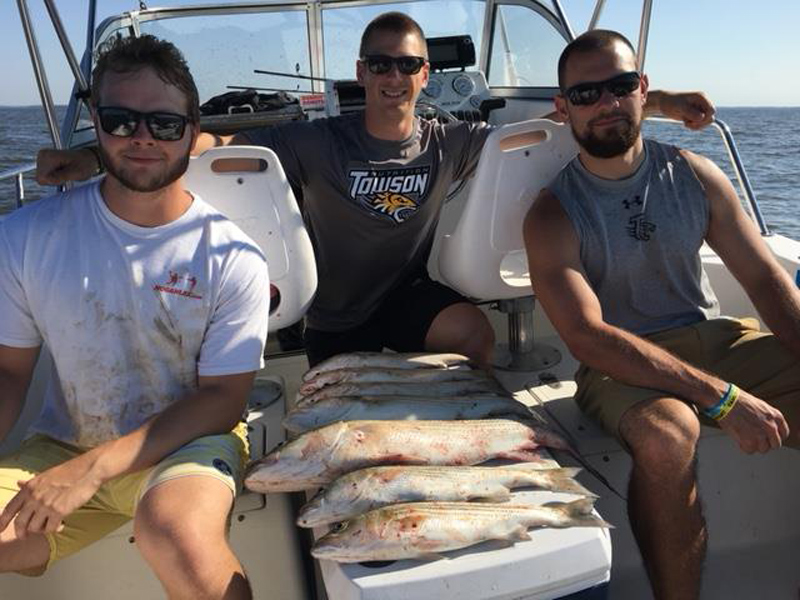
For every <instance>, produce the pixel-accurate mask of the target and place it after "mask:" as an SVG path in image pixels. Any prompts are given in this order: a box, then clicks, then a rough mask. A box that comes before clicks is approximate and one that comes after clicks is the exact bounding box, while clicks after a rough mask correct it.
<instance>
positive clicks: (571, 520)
mask: <svg viewBox="0 0 800 600" xmlns="http://www.w3.org/2000/svg"><path fill="white" fill-rule="evenodd" d="M595 500H596V498H580V499H579V500H573V501H572V502H548V503H547V504H544V505H543V506H545V507H547V508H553V509H555V510H560V511H562V512H563V513H564V515H565V517H566V523H565V524H564V526H565V527H608V528H613V525H611V524H610V523H608V522H607V521H604V520H603V519H601V518H600V517H597V516H595V515H593V514H592V510H594V503H595Z"/></svg>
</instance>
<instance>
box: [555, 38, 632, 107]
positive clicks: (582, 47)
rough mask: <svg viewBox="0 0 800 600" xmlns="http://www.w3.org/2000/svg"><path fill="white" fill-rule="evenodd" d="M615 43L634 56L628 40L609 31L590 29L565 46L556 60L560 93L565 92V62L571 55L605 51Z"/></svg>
mask: <svg viewBox="0 0 800 600" xmlns="http://www.w3.org/2000/svg"><path fill="white" fill-rule="evenodd" d="M616 42H622V43H623V44H625V45H626V46H627V47H628V48H630V50H631V52H632V53H633V55H634V56H636V50H634V48H633V44H631V43H630V41H629V40H628V38H626V37H625V36H624V35H622V34H621V33H618V32H616V31H611V30H610V29H591V30H589V31H587V32H586V33H583V34H581V35H579V36H578V37H576V38H575V39H574V40H572V41H571V42H570V43H569V44H567V47H566V48H564V50H563V51H562V52H561V56H560V57H559V59H558V87H559V88H561V91H562V92H564V91H566V90H565V89H564V76H565V73H566V72H567V61H568V60H569V58H570V57H571V56H572V55H573V54H575V53H576V52H592V51H594V50H605V49H607V48H610V47H611V46H613V45H614V44H615V43H616Z"/></svg>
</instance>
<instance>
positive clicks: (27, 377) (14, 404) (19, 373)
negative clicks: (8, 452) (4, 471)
mask: <svg viewBox="0 0 800 600" xmlns="http://www.w3.org/2000/svg"><path fill="white" fill-rule="evenodd" d="M38 356H39V348H38V347H37V348H12V347H10V346H3V345H0V390H2V392H0V442H2V441H3V440H4V439H5V438H6V436H7V435H8V432H9V431H11V429H12V428H13V427H14V423H16V422H17V419H18V418H19V415H20V412H22V406H23V405H24V403H25V395H26V394H27V393H28V386H29V385H30V382H31V376H32V375H33V368H34V367H35V366H36V359H37V357H38Z"/></svg>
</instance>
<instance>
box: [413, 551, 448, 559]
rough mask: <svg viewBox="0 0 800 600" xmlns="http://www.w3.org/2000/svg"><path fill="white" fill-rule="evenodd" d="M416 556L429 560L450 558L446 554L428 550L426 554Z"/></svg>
mask: <svg viewBox="0 0 800 600" xmlns="http://www.w3.org/2000/svg"><path fill="white" fill-rule="evenodd" d="M414 558H418V559H419V560H428V561H434V560H450V559H449V558H448V557H446V556H445V555H444V554H437V553H436V552H426V553H425V554H418V555H417V556H415V557H414Z"/></svg>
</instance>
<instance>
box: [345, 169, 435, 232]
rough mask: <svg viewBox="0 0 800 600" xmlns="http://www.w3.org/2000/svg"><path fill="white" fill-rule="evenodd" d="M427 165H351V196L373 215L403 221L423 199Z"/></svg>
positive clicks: (428, 179) (427, 171) (412, 213)
mask: <svg viewBox="0 0 800 600" xmlns="http://www.w3.org/2000/svg"><path fill="white" fill-rule="evenodd" d="M430 171H431V169H430V166H422V167H408V168H400V169H396V168H395V169H384V170H379V171H378V170H366V169H351V170H350V172H349V173H348V176H349V179H350V197H351V198H352V199H353V200H354V201H356V202H357V203H358V204H360V205H361V206H362V207H364V208H365V209H367V210H368V211H369V212H370V213H371V214H373V215H374V216H377V217H380V218H384V219H387V218H388V219H390V220H391V221H392V222H393V223H395V224H400V223H403V222H404V221H406V220H408V219H409V218H410V217H412V216H414V215H415V214H416V213H417V211H418V210H419V208H420V206H421V205H422V204H423V203H424V202H425V200H426V198H427V193H428V184H429V182H430V179H431V178H430Z"/></svg>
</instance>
